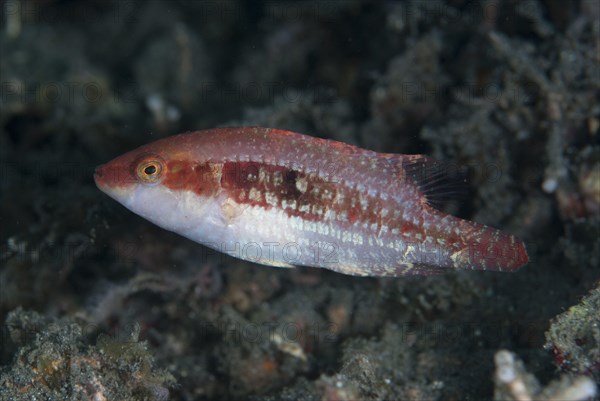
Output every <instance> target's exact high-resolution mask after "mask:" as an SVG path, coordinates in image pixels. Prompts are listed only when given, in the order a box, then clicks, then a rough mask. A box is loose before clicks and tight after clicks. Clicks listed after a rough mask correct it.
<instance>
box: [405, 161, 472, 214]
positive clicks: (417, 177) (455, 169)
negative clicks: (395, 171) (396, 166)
mask: <svg viewBox="0 0 600 401" xmlns="http://www.w3.org/2000/svg"><path fill="white" fill-rule="evenodd" d="M402 169H403V170H404V173H405V174H406V177H407V178H409V179H410V180H412V182H413V183H414V184H415V185H416V186H417V187H418V188H419V189H420V191H421V193H422V194H423V196H424V197H425V198H426V199H427V203H428V204H429V205H431V206H433V207H435V208H436V209H440V208H442V207H443V205H444V204H445V203H446V202H448V201H450V200H455V199H461V198H463V197H464V195H465V193H466V183H467V169H466V168H464V167H461V166H459V165H458V164H455V163H451V162H445V161H439V160H435V159H432V158H430V157H427V156H423V155H406V156H404V157H403V160H402Z"/></svg>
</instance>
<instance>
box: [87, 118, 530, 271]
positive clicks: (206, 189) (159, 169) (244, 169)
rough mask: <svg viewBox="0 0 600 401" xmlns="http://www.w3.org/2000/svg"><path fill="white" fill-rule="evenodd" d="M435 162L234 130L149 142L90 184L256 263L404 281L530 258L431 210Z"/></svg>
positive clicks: (483, 229)
mask: <svg viewBox="0 0 600 401" xmlns="http://www.w3.org/2000/svg"><path fill="white" fill-rule="evenodd" d="M432 163H435V162H433V161H432V160H431V159H429V158H427V157H425V156H421V155H398V154H386V153H377V152H374V151H370V150H366V149H361V148H358V147H356V146H352V145H349V144H345V143H341V142H337V141H331V140H325V139H318V138H314V137H310V136H306V135H302V134H298V133H293V132H289V131H283V130H277V129H271V128H260V127H237V128H218V129H211V130H206V131H199V132H193V133H187V134H181V135H176V136H173V137H168V138H165V139H161V140H158V141H156V142H153V143H150V144H147V145H144V146H142V147H140V148H138V149H136V150H133V151H131V152H129V153H126V154H124V155H122V156H120V157H118V158H116V159H114V160H112V161H111V162H109V163H107V164H104V165H102V166H99V167H98V168H97V169H96V172H95V175H94V178H95V181H96V184H97V185H98V187H99V188H100V189H101V190H102V191H104V192H105V193H107V194H108V195H109V196H111V197H112V198H114V199H115V200H117V201H118V202H120V203H122V204H123V205H124V206H126V207H127V208H128V209H130V210H131V211H133V212H135V213H137V214H139V215H140V216H142V217H144V218H146V219H148V220H150V221H151V222H153V223H155V224H157V225H159V226H160V227H163V228H165V229H167V230H170V231H173V232H176V233H178V234H180V235H182V236H184V237H187V238H189V239H191V240H193V241H196V242H198V243H201V244H204V245H206V246H208V247H211V248H213V249H216V250H218V251H221V252H224V253H226V254H229V255H231V256H234V257H238V258H241V259H245V260H250V261H252V262H256V263H260V264H264V265H272V266H279V267H293V266H313V267H322V268H327V269H330V270H334V271H337V272H340V273H344V274H351V275H360V276H401V275H412V274H435V273H440V272H444V271H448V270H453V269H474V270H494V271H514V270H516V269H518V268H519V267H521V266H522V265H523V264H525V263H527V261H528V257H527V253H526V251H525V247H524V244H523V243H522V242H521V241H520V240H518V239H516V238H515V237H514V236H512V235H510V234H507V233H504V232H501V231H499V230H497V229H495V228H491V227H487V226H484V225H482V224H478V223H475V222H471V221H467V220H463V219H460V218H457V217H455V216H452V215H448V214H445V213H443V212H441V211H439V210H437V209H436V208H434V207H432V206H431V205H430V203H429V202H428V200H427V196H426V194H427V192H428V191H429V190H430V189H431V187H430V186H428V185H429V184H435V183H436V180H435V179H433V180H431V179H429V178H428V177H426V176H424V175H422V174H419V173H418V172H419V171H421V169H419V168H415V167H424V166H431V164H432ZM423 171H424V170H423Z"/></svg>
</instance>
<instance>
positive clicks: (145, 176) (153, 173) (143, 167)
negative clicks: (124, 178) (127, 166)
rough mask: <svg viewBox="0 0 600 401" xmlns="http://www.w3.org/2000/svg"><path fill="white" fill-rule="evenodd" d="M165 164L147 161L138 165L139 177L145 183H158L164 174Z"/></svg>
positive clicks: (157, 161)
mask: <svg viewBox="0 0 600 401" xmlns="http://www.w3.org/2000/svg"><path fill="white" fill-rule="evenodd" d="M163 170H164V169H163V163H162V161H161V160H157V159H152V160H145V161H142V162H141V163H139V164H138V167H137V170H136V171H137V176H138V178H139V179H140V180H141V181H142V182H145V183H154V182H157V181H158V180H159V179H160V177H161V176H162V173H163Z"/></svg>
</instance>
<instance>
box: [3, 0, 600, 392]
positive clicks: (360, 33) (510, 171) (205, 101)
mask: <svg viewBox="0 0 600 401" xmlns="http://www.w3.org/2000/svg"><path fill="white" fill-rule="evenodd" d="M0 5H1V6H2V9H1V11H0V17H1V18H2V24H0V325H1V326H0V340H1V345H0V399H2V400H4V399H6V400H31V399H34V398H36V399H46V400H61V401H62V400H81V399H93V400H115V399H118V400H123V401H125V400H186V401H187V400H221V399H231V400H235V399H239V400H242V399H244V400H245V399H251V400H300V399H301V400H383V399H390V400H393V399H402V400H419V401H420V400H440V401H442V400H450V399H460V400H477V401H479V400H492V399H496V400H524V399H536V400H537V399H548V400H550V399H572V400H587V399H598V389H597V387H596V386H597V382H598V381H599V380H600V334H599V325H600V323H599V321H598V316H600V311H599V308H600V303H599V302H598V291H599V289H598V287H599V285H600V281H599V278H600V131H599V129H600V128H599V127H600V74H598V70H599V64H600V60H599V54H600V50H599V46H600V41H599V40H598V38H599V37H600V22H599V21H600V3H599V1H597V0H574V1H569V2H560V1H554V0H531V1H510V0H487V1H476V2H473V1H467V0H448V1H437V0H414V1H406V2H389V1H353V0H350V1H346V0H321V1H307V2H288V1H282V2H279V1H265V2H257V3H253V2H244V1H239V2H237V1H219V2H216V1H191V0H190V1H188V0H176V1H159V0H152V1H147V2H142V1H139V2H138V1H117V0H113V1H100V0H89V1H77V0H69V1H67V0H4V1H1V2H0ZM232 125H259V126H267V127H275V128H281V129H287V130H292V131H296V132H300V133H303V134H308V135H312V136H316V137H322V138H328V139H335V140H339V141H343V142H347V143H351V144H354V145H358V146H361V147H364V148H368V149H372V150H375V151H379V152H388V153H404V154H411V153H421V154H426V155H429V156H432V157H434V158H436V159H440V160H444V161H450V162H453V163H456V164H457V165H460V166H464V167H465V168H467V169H468V171H469V179H468V182H467V185H466V188H464V189H463V190H462V192H461V193H460V194H459V195H458V196H454V197H452V198H451V199H450V200H449V201H448V202H447V203H446V204H445V205H444V206H443V207H444V209H445V210H446V211H448V212H451V213H453V214H455V215H458V216H460V217H462V218H466V219H469V220H474V221H477V222H479V223H483V224H487V225H490V226H493V227H496V228H500V229H502V230H504V231H507V232H510V233H512V234H514V235H516V236H517V237H519V238H520V239H522V240H523V241H525V243H526V245H527V249H528V253H529V258H530V262H529V264H528V265H526V266H525V267H523V268H522V269H521V270H519V271H518V272H515V273H510V274H508V273H506V274H505V273H495V272H476V271H473V272H471V271H461V272H452V273H448V274H445V275H436V276H419V277H399V278H361V277H350V276H343V275H340V274H336V273H334V272H330V271H326V270H323V269H313V268H296V269H279V268H271V267H264V266H259V265H256V264H252V263H249V262H244V261H241V260H237V259H233V258H231V257H228V256H225V255H223V254H220V253H217V252H214V251H211V250H208V249H207V248H204V247H202V246H200V245H198V244H195V243H193V242H191V241H189V240H186V239H184V238H182V237H179V236H177V235H175V234H173V233H170V232H167V231H164V230H162V229H160V228H158V227H156V226H154V225H152V224H151V223H149V222H147V221H145V220H144V219H142V218H140V217H138V216H136V215H135V214H133V213H131V212H129V211H128V210H126V209H125V208H123V207H122V206H120V205H119V204H117V203H116V202H114V201H113V200H111V199H110V198H108V197H107V196H105V195H104V194H102V193H101V192H100V191H99V190H98V189H97V188H96V187H95V185H94V182H93V171H94V168H95V166H97V165H99V164H101V163H105V162H106V161H108V160H110V159H112V158H114V157H116V156H118V155H120V154H123V153H124V152H126V151H129V150H131V149H133V148H135V147H137V146H139V145H142V144H145V143H148V142H151V141H154V140H156V139H159V138H163V137H165V136H168V135H172V134H176V133H180V132H185V131H193V130H199V129H206V128H212V127H216V126H232ZM594 397H595V398H594Z"/></svg>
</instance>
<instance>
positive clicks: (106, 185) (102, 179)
mask: <svg viewBox="0 0 600 401" xmlns="http://www.w3.org/2000/svg"><path fill="white" fill-rule="evenodd" d="M108 170H109V169H108V167H107V165H106V164H101V165H99V166H98V167H96V169H95V170H94V182H95V183H96V186H97V187H98V188H99V189H100V190H102V191H103V192H107V191H108V190H109V189H110V188H111V187H112V185H111V183H110V181H111V180H110V174H109V171H108Z"/></svg>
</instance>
